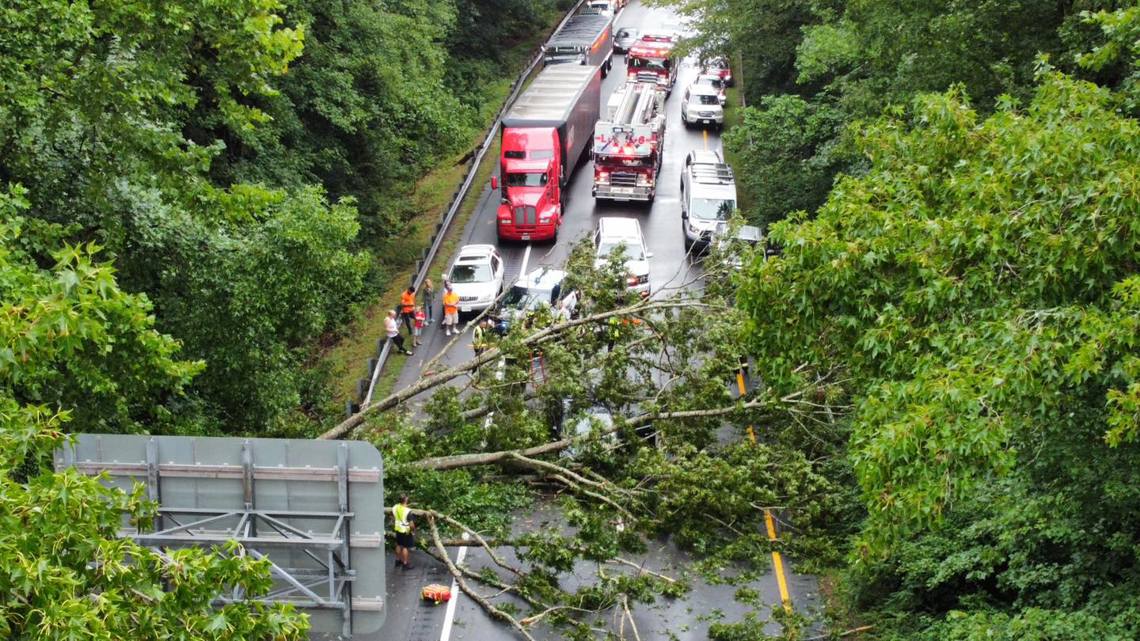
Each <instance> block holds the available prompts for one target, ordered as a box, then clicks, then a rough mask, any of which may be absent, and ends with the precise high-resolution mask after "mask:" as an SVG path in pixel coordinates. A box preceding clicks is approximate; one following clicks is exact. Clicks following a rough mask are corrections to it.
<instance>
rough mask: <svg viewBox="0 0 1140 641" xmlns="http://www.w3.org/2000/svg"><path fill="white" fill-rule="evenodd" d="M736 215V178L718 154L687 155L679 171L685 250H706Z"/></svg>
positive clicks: (712, 152) (700, 153)
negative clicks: (704, 248) (694, 246)
mask: <svg viewBox="0 0 1140 641" xmlns="http://www.w3.org/2000/svg"><path fill="white" fill-rule="evenodd" d="M735 212H736V178H735V176H734V175H733V173H732V168H730V167H729V166H728V165H727V164H725V162H724V161H723V160H722V159H721V156H720V152H717V151H708V150H704V149H697V150H693V151H691V152H689V155H688V156H687V157H686V158H685V166H684V168H682V170H681V229H682V231H684V233H685V247H692V246H693V245H694V244H697V245H699V246H700V247H702V248H703V247H707V246H708V243H709V241H710V240H711V239H712V236H713V234H714V233H715V232H716V231H717V230H718V229H720V228H721V226H722V225H723V224H724V223H725V222H726V221H728V220H729V219H731V218H732V215H733V213H735Z"/></svg>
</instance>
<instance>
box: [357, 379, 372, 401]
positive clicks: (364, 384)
mask: <svg viewBox="0 0 1140 641" xmlns="http://www.w3.org/2000/svg"><path fill="white" fill-rule="evenodd" d="M371 384H372V379H370V378H362V379H360V380H358V381H356V398H358V399H360V400H362V401H363V400H364V399H365V397H367V396H368V386H369V385H371Z"/></svg>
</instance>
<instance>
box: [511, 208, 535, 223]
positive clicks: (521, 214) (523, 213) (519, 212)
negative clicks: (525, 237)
mask: <svg viewBox="0 0 1140 641" xmlns="http://www.w3.org/2000/svg"><path fill="white" fill-rule="evenodd" d="M537 222H538V214H537V213H536V212H535V209H534V207H515V224H516V225H533V224H535V223H537Z"/></svg>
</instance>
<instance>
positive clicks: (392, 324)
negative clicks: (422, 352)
mask: <svg viewBox="0 0 1140 641" xmlns="http://www.w3.org/2000/svg"><path fill="white" fill-rule="evenodd" d="M384 331H386V332H388V340H389V341H391V342H392V344H393V345H395V346H396V349H398V350H400V351H401V352H403V353H405V354H407V355H408V356H411V355H412V353H411V352H409V351H408V350H406V349H404V337H403V336H400V323H399V321H397V320H396V310H394V309H390V310H388V316H387V317H386V318H385V319H384Z"/></svg>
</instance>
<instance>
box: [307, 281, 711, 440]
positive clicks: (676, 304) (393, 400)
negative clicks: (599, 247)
mask: <svg viewBox="0 0 1140 641" xmlns="http://www.w3.org/2000/svg"><path fill="white" fill-rule="evenodd" d="M680 307H709V305H706V304H705V303H702V302H700V301H697V300H674V301H651V299H646V300H643V301H640V302H638V303H635V304H633V305H629V306H627V307H622V308H620V309H614V310H610V311H608V312H599V313H597V314H591V315H589V316H583V317H582V318H576V319H573V320H568V321H564V322H561V323H556V324H554V325H551V326H549V327H546V328H544V329H541V330H539V331H537V332H535V333H533V334H531V335H530V336H527V337H526V338H524V339H523V340H522V341H521V344H522V345H528V346H529V345H536V344H538V343H541V342H542V341H544V340H545V339H547V338H549V337H552V336H556V335H558V334H561V333H563V332H565V331H567V330H570V329H573V328H575V327H579V326H582V325H589V324H592V323H597V322H599V321H604V320H607V319H609V318H611V317H613V316H627V315H630V314H633V313H635V312H637V313H645V312H650V311H655V310H661V309H675V308H680ZM500 354H501V350H500V349H499V348H498V347H492V348H490V349H488V350H487V351H485V352H483V353H482V354H480V355H479V356H476V357H475V358H473V359H471V360H469V361H467V362H466V363H462V364H459V365H456V366H454V367H451V368H449V369H446V370H444V371H442V372H440V373H438V374H434V375H432V376H427V377H424V378H421V379H420V380H419V381H417V382H415V383H414V384H412V385H409V386H408V387H405V388H404V389H401V390H399V391H397V392H393V393H392V394H389V395H388V396H387V397H385V398H383V399H380V400H379V401H375V402H373V403H371V404H369V405H368V406H367V407H363V408H361V409H360V411H359V412H357V413H355V414H353V415H352V416H350V417H348V418H347V419H345V420H344V421H342V422H341V423H340V424H339V425H337V426H336V427H334V428H332V429H330V430H328V431H327V432H325V433H324V434H321V435H320V436H319V437H318V438H320V439H324V440H330V439H339V438H344V437H345V436H347V435H348V434H350V433H351V432H352V431H353V430H355V429H356V428H357V427H360V425H362V424H363V423H364V419H365V417H367V416H368V415H370V414H377V413H380V412H383V411H385V410H389V409H391V408H393V407H395V406H397V405H399V404H400V403H403V402H404V401H407V400H410V399H412V398H414V397H415V396H417V395H419V394H421V393H423V392H425V391H427V390H429V389H432V388H435V387H438V386H439V385H442V384H444V383H446V382H448V381H450V380H452V379H454V378H457V377H459V376H462V375H463V374H466V373H468V372H472V371H474V370H476V369H479V368H480V367H482V366H483V365H485V364H487V363H489V362H491V361H494V360H496V359H497V358H499V356H500Z"/></svg>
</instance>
